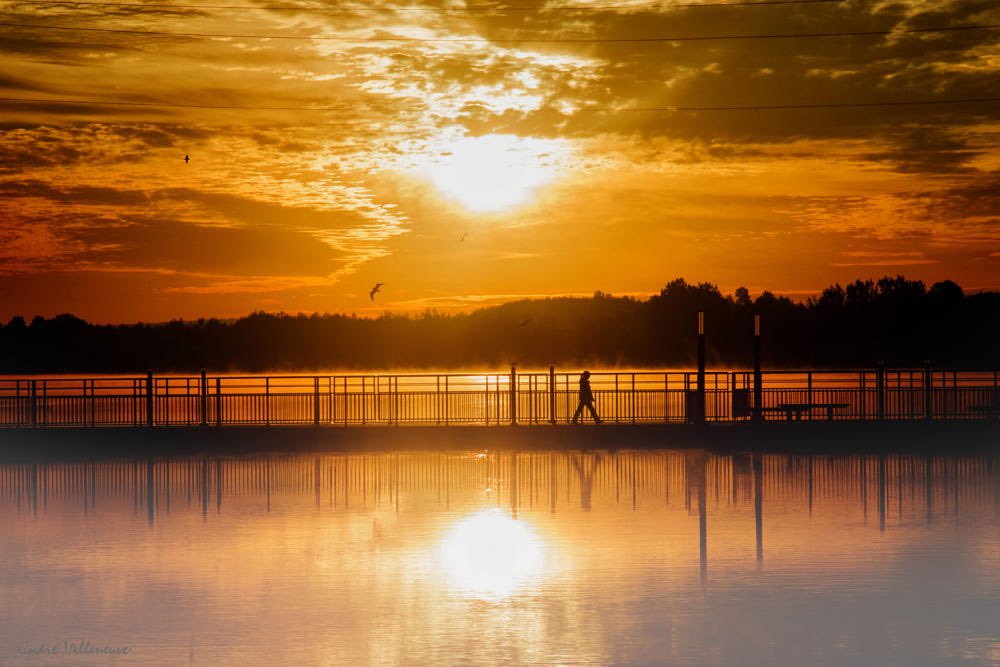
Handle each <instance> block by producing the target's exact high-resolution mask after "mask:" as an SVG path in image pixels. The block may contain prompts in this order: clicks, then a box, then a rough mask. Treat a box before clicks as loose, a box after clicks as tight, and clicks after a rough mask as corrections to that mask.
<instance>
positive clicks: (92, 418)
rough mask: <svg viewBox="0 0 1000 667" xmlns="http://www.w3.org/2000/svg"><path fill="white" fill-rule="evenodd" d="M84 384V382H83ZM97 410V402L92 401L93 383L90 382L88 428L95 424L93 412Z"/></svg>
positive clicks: (95, 419)
mask: <svg viewBox="0 0 1000 667" xmlns="http://www.w3.org/2000/svg"><path fill="white" fill-rule="evenodd" d="M84 384H86V380H84ZM96 410H97V401H96V400H95V399H94V381H93V380H91V381H90V426H91V427H93V426H94V424H96V423H97V418H96V417H95V414H94V413H95V412H96Z"/></svg>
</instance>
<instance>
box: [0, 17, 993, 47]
mask: <svg viewBox="0 0 1000 667" xmlns="http://www.w3.org/2000/svg"><path fill="white" fill-rule="evenodd" d="M0 27H6V28H25V29H29V30H65V31H71V32H100V33H117V34H127V35H146V36H168V37H202V38H210V39H263V40H270V39H274V40H298V41H323V42H351V43H367V42H396V43H399V42H402V43H406V42H413V43H461V44H599V43H624V44H639V43H650V42H702V41H716V40H719V41H721V40H762V39H793V38H819V37H878V36H885V35H899V34H923V33H941V32H963V31H965V32H967V31H972V30H995V29H997V28H1000V24H984V25H956V26H946V27H939V28H902V29H898V30H896V29H893V30H845V31H835V32H796V33H785V34H760V35H697V36H673V37H553V38H539V37H520V38H507V39H485V38H481V37H342V36H336V37H334V36H325V35H319V36H315V37H307V36H299V35H254V34H236V33H211V32H169V31H165V30H131V29H127V28H81V27H78V26H61V25H38V24H31V23H9V22H6V21H3V22H0Z"/></svg>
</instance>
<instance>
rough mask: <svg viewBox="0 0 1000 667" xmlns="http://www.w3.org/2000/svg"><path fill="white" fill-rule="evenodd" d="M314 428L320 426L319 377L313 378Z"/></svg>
mask: <svg viewBox="0 0 1000 667" xmlns="http://www.w3.org/2000/svg"><path fill="white" fill-rule="evenodd" d="M313 426H319V376H316V377H314V378H313Z"/></svg>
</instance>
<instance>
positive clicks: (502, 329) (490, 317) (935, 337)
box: [0, 276, 1000, 373]
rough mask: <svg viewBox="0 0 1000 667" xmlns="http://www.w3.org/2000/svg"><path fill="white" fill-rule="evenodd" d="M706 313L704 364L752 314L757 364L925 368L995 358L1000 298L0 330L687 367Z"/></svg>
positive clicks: (156, 343) (82, 339)
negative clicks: (758, 334) (757, 332)
mask: <svg viewBox="0 0 1000 667" xmlns="http://www.w3.org/2000/svg"><path fill="white" fill-rule="evenodd" d="M698 311H704V312H705V334H706V341H707V351H708V365H709V367H710V368H712V367H715V368H744V367H749V366H750V364H751V360H752V347H753V338H752V336H753V316H754V315H755V314H759V315H760V316H761V323H762V324H761V330H762V347H763V360H764V365H765V367H766V368H781V367H800V368H804V367H813V368H844V367H862V366H863V367H870V366H872V365H874V364H876V363H878V362H879V361H884V362H885V363H886V364H887V365H889V366H913V365H921V364H923V363H924V361H925V360H929V361H931V362H932V363H933V364H934V365H936V366H957V367H963V368H997V367H1000V293H998V292H980V293H977V294H969V295H967V294H965V293H964V292H963V290H962V288H961V287H960V286H959V285H957V284H956V283H954V282H951V281H944V282H939V283H935V284H934V285H932V286H931V287H930V288H927V287H926V286H925V285H924V283H922V282H920V281H917V280H907V279H906V278H904V277H903V276H898V277H895V278H890V277H886V278H882V279H880V280H877V281H873V280H857V281H855V282H853V283H851V284H849V285H847V286H846V287H842V286H840V285H839V284H838V285H833V286H831V287H828V288H827V289H825V290H823V293H822V294H821V295H820V296H819V297H817V298H810V299H808V300H807V301H805V302H793V301H792V300H791V299H788V298H786V297H783V296H777V295H775V294H772V293H770V292H764V293H762V294H761V295H759V296H758V297H757V298H755V299H753V298H751V297H750V294H749V292H748V290H747V289H745V288H739V289H737V290H736V292H735V293H734V294H732V295H723V294H722V293H721V292H720V291H719V289H718V287H716V286H715V285H712V284H710V283H701V284H698V285H692V284H688V283H687V282H685V281H684V280H683V279H680V278H679V279H677V280H674V281H672V282H670V283H668V284H667V285H666V286H665V287H664V288H663V289H662V290H661V291H660V293H659V294H656V295H654V296H652V297H650V298H649V299H645V300H641V299H634V298H622V297H615V296H612V295H610V294H604V293H602V292H597V293H595V294H594V295H593V297H592V298H550V299H532V300H524V301H515V302H511V303H505V304H503V305H499V306H494V307H488V308H482V309H479V310H476V311H473V312H469V313H460V314H441V313H438V312H433V311H428V312H424V313H421V314H418V315H409V316H404V315H394V314H390V313H387V314H385V315H382V316H381V317H377V318H360V317H355V316H353V315H328V314H323V315H320V314H313V315H287V314H284V313H277V314H275V313H265V312H256V313H253V314H251V315H248V316H246V317H242V318H240V319H237V320H216V319H209V320H197V321H183V320H176V321H172V322H168V323H164V324H142V323H139V324H127V325H94V324H88V323H87V322H85V321H83V320H81V319H79V318H77V317H74V316H72V315H68V314H67V315H58V316H56V317H53V318H51V319H45V318H42V317H36V318H35V319H33V320H32V321H31V323H30V324H28V323H26V322H25V321H24V319H23V318H21V317H14V318H13V319H11V320H10V322H8V323H7V324H6V325H2V326H0V372H3V373H97V372H102V373H109V372H113V373H144V372H145V371H146V370H147V369H152V370H153V371H154V372H158V373H159V372H192V373H193V372H197V371H199V370H200V369H202V368H205V369H208V371H209V372H227V371H242V372H262V371H288V372H294V371H311V370H318V369H344V370H350V369H358V370H361V369H365V370H377V369H419V368H428V369H431V368H432V369H449V368H481V369H491V370H492V369H497V370H500V369H503V368H505V367H507V366H508V365H509V364H511V363H517V364H519V365H520V366H521V367H523V368H542V367H547V366H548V365H549V364H555V365H556V366H557V368H561V369H566V368H574V369H575V368H578V367H583V366H589V367H593V368H608V367H634V368H638V367H658V368H665V367H671V368H677V367H688V366H691V365H693V364H694V362H695V354H696V352H695V350H696V313H697V312H698Z"/></svg>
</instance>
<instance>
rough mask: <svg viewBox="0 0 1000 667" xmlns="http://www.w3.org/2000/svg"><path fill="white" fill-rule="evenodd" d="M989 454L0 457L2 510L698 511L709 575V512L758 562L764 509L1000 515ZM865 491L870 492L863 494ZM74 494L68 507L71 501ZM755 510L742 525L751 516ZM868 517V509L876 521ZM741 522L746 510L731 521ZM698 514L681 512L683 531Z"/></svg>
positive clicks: (859, 515)
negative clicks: (738, 528) (7, 461)
mask: <svg viewBox="0 0 1000 667" xmlns="http://www.w3.org/2000/svg"><path fill="white" fill-rule="evenodd" d="M998 470H1000V467H998V460H997V457H996V456H968V457H945V456H895V455H894V456H887V455H875V456H791V455H773V454H760V453H737V454H732V455H720V454H714V453H711V452H707V451H703V450H690V451H672V450H659V451H650V450H636V451H632V450H618V451H586V452H583V451H578V452H541V453H538V452H530V453H518V452H467V453H442V452H425V453H409V452H406V453H404V452H398V453H378V454H330V455H327V454H324V455H321V456H308V455H304V456H279V455H273V456H250V457H239V458H222V457H211V458H209V457H194V458H185V459H169V460H167V459H157V458H137V459H131V460H115V461H100V462H81V463H59V464H44V463H32V464H16V465H14V464H11V465H4V466H0V514H6V515H11V514H13V515H16V516H21V517H26V516H27V517H31V518H34V519H36V520H39V521H40V520H43V519H44V517H45V516H46V514H48V513H50V512H51V511H52V510H53V507H54V506H56V507H57V508H58V511H59V513H60V515H65V514H66V512H67V511H68V510H69V511H78V512H79V515H80V516H82V517H84V518H92V517H93V515H94V514H95V513H98V512H101V511H102V510H103V511H121V509H122V508H126V507H127V508H130V509H131V511H132V512H133V514H134V515H135V516H136V517H140V516H143V517H144V518H145V520H146V521H148V523H149V525H150V526H153V525H154V524H155V523H156V522H157V521H158V520H162V519H163V518H165V517H166V516H168V515H170V514H171V512H178V511H182V512H188V513H190V512H198V513H200V514H201V516H202V518H203V519H204V520H206V521H208V520H211V518H212V516H213V515H214V514H219V513H223V512H225V511H227V509H228V508H230V507H232V508H234V510H235V509H238V510H239V511H241V512H247V513H251V514H252V513H270V512H273V511H287V510H289V509H290V508H295V509H296V510H297V511H301V510H302V508H303V506H305V507H307V508H311V509H312V510H313V511H332V512H364V511H376V510H377V511H390V512H394V513H403V512H407V511H409V510H410V509H413V508H421V509H425V508H427V507H428V506H430V507H434V506H436V507H438V508H440V509H441V510H444V511H456V510H460V511H465V510H471V509H475V508H482V507H484V506H490V507H499V508H501V509H505V510H506V511H508V512H509V513H510V516H511V517H512V518H515V519H516V518H517V517H518V514H519V513H520V512H526V511H530V512H536V513H537V512H546V511H547V512H549V513H552V514H556V513H561V512H584V513H591V514H597V513H602V512H628V511H629V510H632V511H634V510H637V509H643V510H645V509H648V508H660V509H666V510H679V511H680V512H681V513H682V514H686V515H688V516H690V517H691V518H692V519H694V518H695V517H697V522H696V526H697V535H698V545H699V549H698V553H699V570H700V575H701V579H702V581H703V582H706V581H707V580H708V577H709V574H710V572H709V562H710V559H709V557H710V555H711V553H712V549H713V542H712V537H713V521H715V520H716V519H717V518H719V517H722V516H723V515H725V516H727V517H730V518H731V517H739V516H746V517H747V524H746V532H745V535H746V546H747V549H750V545H751V544H752V545H753V547H752V548H753V552H752V553H754V555H755V558H756V563H757V567H758V569H760V568H763V567H764V565H765V555H766V549H765V546H766V544H765V537H766V536H765V531H764V516H765V512H767V513H768V518H769V525H770V526H772V530H773V529H774V528H773V527H774V526H777V525H778V524H776V523H775V522H776V521H778V517H781V518H782V520H787V519H788V517H800V516H804V517H805V518H806V520H811V519H812V518H813V517H814V516H815V515H824V516H830V515H836V516H838V517H844V518H845V519H848V520H856V521H857V523H858V524H859V525H861V526H868V527H871V528H872V529H875V527H876V526H877V530H878V531H881V532H885V531H889V530H892V529H893V527H894V526H902V525H904V524H905V525H909V526H912V525H914V524H921V525H931V524H933V523H935V522H944V521H950V522H955V523H958V522H960V521H962V520H964V519H967V518H970V517H977V516H981V515H984V516H988V517H989V518H990V519H991V520H995V519H996V518H997V516H998V515H1000V480H998ZM872 499H874V500H875V502H871V500H872ZM74 508H75V509H74ZM751 512H752V516H753V529H752V530H750V529H749V517H750V515H751ZM876 520H877V523H876ZM740 525H743V524H740ZM694 528H695V523H694V522H692V524H691V531H692V532H691V535H692V537H693V535H694Z"/></svg>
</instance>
